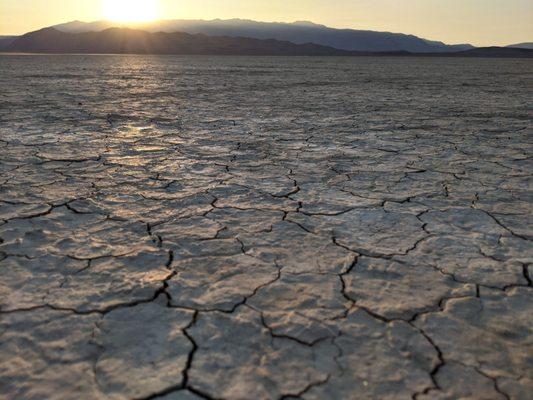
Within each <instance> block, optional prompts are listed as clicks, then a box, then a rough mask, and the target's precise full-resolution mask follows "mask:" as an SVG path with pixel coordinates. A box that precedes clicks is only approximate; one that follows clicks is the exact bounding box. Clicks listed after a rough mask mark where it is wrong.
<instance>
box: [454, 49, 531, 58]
mask: <svg viewBox="0 0 533 400" xmlns="http://www.w3.org/2000/svg"><path fill="white" fill-rule="evenodd" d="M448 55H450V56H457V57H495V58H533V50H532V49H517V48H512V47H478V48H476V49H471V50H466V51H460V52H457V53H449V54H448Z"/></svg>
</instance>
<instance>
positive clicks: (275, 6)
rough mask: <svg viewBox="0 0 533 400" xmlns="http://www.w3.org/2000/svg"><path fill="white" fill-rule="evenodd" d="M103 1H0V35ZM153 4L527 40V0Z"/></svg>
mask: <svg viewBox="0 0 533 400" xmlns="http://www.w3.org/2000/svg"><path fill="white" fill-rule="evenodd" d="M103 1H110V0H0V35H8V34H21V33H25V32H28V31H31V30H35V29H39V28H42V27H45V26H50V25H54V24H57V23H62V22H67V21H71V20H76V19H77V20H82V21H93V20H100V19H103V18H104V12H103V7H102V2H103ZM111 1H112V0H111ZM139 1H142V0H139ZM155 1H157V2H158V3H159V16H160V18H161V19H181V18H183V19H189V18H194V19H214V18H222V19H226V18H247V19H254V20H259V21H280V22H293V21H297V20H308V21H313V22H316V23H321V24H325V25H328V26H332V27H340V28H354V29H370V30H379V31H390V32H402V33H411V34H414V35H417V36H421V37H424V38H426V39H432V40H442V41H444V42H447V43H471V44H474V45H478V46H485V45H505V44H511V43H518V42H526V41H529V42H531V41H533V0H155Z"/></svg>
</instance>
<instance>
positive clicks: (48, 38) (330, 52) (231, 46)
mask: <svg viewBox="0 0 533 400" xmlns="http://www.w3.org/2000/svg"><path fill="white" fill-rule="evenodd" d="M10 40H12V39H10ZM4 51H8V52H25V53H100V54H183V55H185V54H187V55H268V56H357V55H390V56H398V55H399V56H410V55H416V56H425V57H436V56H438V57H442V56H449V57H532V56H533V50H528V49H520V48H507V47H488V48H475V49H470V50H465V51H460V52H445V53H443V52H437V53H409V52H406V51H401V52H377V53H373V52H356V51H347V50H339V49H336V48H333V47H328V46H322V45H317V44H313V43H307V44H295V43H291V42H287V41H280V40H274V39H267V40H261V39H252V38H245V37H230V36H208V35H204V34H194V35H192V34H189V33H182V32H174V33H164V32H156V33H150V32H145V31H142V30H139V29H130V28H109V29H106V30H103V31H100V32H82V33H67V32H61V31H59V30H57V29H55V28H44V29H41V30H39V31H35V32H30V33H27V34H25V35H23V36H21V37H18V38H16V39H15V40H13V41H12V42H10V44H9V45H8V46H7V47H6V48H4Z"/></svg>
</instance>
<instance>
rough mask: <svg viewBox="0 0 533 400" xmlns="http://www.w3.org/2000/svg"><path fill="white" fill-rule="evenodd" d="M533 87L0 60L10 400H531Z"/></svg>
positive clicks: (281, 68) (441, 69)
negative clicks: (531, 106) (460, 399)
mask: <svg viewBox="0 0 533 400" xmlns="http://www.w3.org/2000/svg"><path fill="white" fill-rule="evenodd" d="M532 76H533V63H532V62H530V61H527V60H525V61H519V60H463V59H449V60H448V59H435V60H433V59H412V58H411V59H400V58H396V59H386V58H379V59H373V58H343V59H335V58H331V59H321V58H285V59H284V58H273V59H272V58H238V57H236V58H231V57H220V58H216V57H211V58H210V57H197V58H194V57H181V58H180V57H128V56H123V57H119V56H117V57H113V56H51V57H46V56H1V57H0V85H1V88H2V96H1V97H0V271H1V275H0V277H1V279H0V359H1V360H2V362H1V364H0V387H1V388H2V390H0V392H1V393H0V398H2V399H19V400H20V399H153V398H159V399H165V400H177V399H179V400H182V399H183V400H189V399H191V400H192V399H199V398H208V399H211V398H212V399H236V400H240V399H293V398H303V399H349V400H351V399H424V400H429V399H432V400H433V399H450V400H451V399H458V398H462V399H524V400H525V399H527V398H528V396H530V395H531V393H532V391H533V375H532V372H533V333H532V327H533V307H532V304H533V302H532V296H531V294H532V291H531V290H532V287H531V286H532V283H531V278H532V274H533V272H532V270H531V267H530V263H531V260H532V258H533V249H532V246H531V239H532V237H533V232H532V230H531V227H532V226H533V221H532V203H531V201H532V191H531V188H532V179H531V171H532V170H533V169H532V167H533V165H532V161H531V154H532V153H531V151H532V137H533V129H532V124H531V116H532V115H531V110H530V108H529V107H530V105H531V89H532ZM527 393H530V394H529V395H527Z"/></svg>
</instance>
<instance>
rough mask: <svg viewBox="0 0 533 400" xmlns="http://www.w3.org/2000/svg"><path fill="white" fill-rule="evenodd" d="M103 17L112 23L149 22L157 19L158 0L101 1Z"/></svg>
mask: <svg viewBox="0 0 533 400" xmlns="http://www.w3.org/2000/svg"><path fill="white" fill-rule="evenodd" d="M102 7H103V14H104V17H105V18H106V19H108V20H110V21H114V22H122V23H128V22H150V21H154V20H156V19H157V18H158V17H159V4H158V0H103V4H102Z"/></svg>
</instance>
